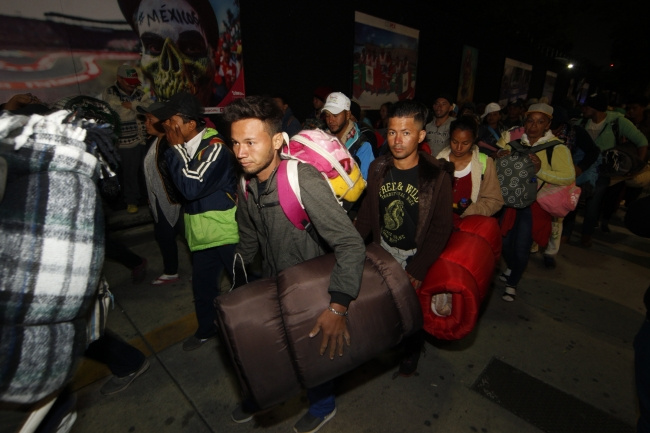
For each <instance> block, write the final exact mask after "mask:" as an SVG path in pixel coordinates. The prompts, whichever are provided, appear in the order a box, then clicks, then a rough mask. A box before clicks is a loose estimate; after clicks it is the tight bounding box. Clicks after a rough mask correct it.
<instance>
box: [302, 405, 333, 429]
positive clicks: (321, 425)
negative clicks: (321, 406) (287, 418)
mask: <svg viewBox="0 0 650 433" xmlns="http://www.w3.org/2000/svg"><path fill="white" fill-rule="evenodd" d="M334 415H336V408H334V410H333V411H332V412H330V413H329V414H327V415H325V418H323V421H321V423H320V424H318V425H317V426H316V427H315V428H313V429H311V430H309V431H298V429H297V428H296V427H295V426H294V428H293V431H294V432H295V433H316V432H317V431H318V430H320V429H321V428H322V427H323V426H324V425H325V424H327V422H328V421H329V420H331V419H332V418H334Z"/></svg>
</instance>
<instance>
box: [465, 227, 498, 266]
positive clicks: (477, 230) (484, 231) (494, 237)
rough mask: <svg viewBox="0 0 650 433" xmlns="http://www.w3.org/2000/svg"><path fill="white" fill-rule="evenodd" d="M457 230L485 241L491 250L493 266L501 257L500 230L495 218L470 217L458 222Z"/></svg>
mask: <svg viewBox="0 0 650 433" xmlns="http://www.w3.org/2000/svg"><path fill="white" fill-rule="evenodd" d="M458 229H459V230H460V231H463V232H468V233H474V234H476V235H478V236H480V237H482V238H483V239H485V240H486V241H487V243H488V244H490V247H491V248H492V253H493V254H494V262H495V264H496V263H497V262H498V261H499V257H501V240H502V236H501V230H500V228H499V222H498V221H497V219H496V218H492V217H486V216H483V215H470V216H468V217H465V218H463V219H461V220H460V224H459V225H458Z"/></svg>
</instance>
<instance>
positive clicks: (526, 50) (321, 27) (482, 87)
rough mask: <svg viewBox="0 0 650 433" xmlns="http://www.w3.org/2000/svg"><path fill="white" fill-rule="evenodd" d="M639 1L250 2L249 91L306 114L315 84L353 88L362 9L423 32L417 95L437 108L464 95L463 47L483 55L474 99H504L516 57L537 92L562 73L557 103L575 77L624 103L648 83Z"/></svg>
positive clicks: (649, 50) (245, 22)
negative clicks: (509, 62) (508, 62)
mask: <svg viewBox="0 0 650 433" xmlns="http://www.w3.org/2000/svg"><path fill="white" fill-rule="evenodd" d="M638 4H641V3H638ZM639 7H640V6H636V7H635V6H634V3H633V2H632V1H628V0H623V1H618V2H615V3H612V2H609V3H607V2H605V1H602V0H595V1H590V2H588V1H571V0H564V1H559V0H549V1H538V2H523V1H513V0H501V1H499V0H497V1H494V0H492V1H475V0H471V1H455V2H451V1H448V2H441V1H422V0H417V1H416V0H398V1H390V2H384V1H382V2H380V1H365V0H355V1H340V0H332V1H328V2H314V1H296V0H287V1H281V2H271V1H250V0H249V1H242V2H241V23H242V37H243V46H244V65H245V73H246V93H247V94H248V95H253V94H261V93H280V94H283V95H285V96H286V98H287V99H288V102H289V104H290V106H291V107H292V108H293V110H294V112H295V114H296V116H297V117H298V118H299V119H300V120H304V118H305V117H306V116H308V115H309V112H310V110H312V103H311V101H312V95H313V90H314V89H315V88H316V87H318V86H329V87H331V88H333V89H334V90H335V91H342V92H344V93H346V94H348V95H350V94H351V90H352V72H353V71H352V60H353V59H352V52H353V43H354V12H355V11H359V12H363V13H366V14H368V15H373V16H376V17H378V18H383V19H386V20H388V21H392V22H394V23H397V24H401V25H405V26H408V27H411V28H415V29H417V30H419V31H420V38H419V56H418V65H417V83H416V95H415V98H416V99H418V100H420V101H422V102H424V103H426V104H427V105H429V106H430V105H431V103H432V101H433V98H434V97H435V95H436V94H438V93H451V94H452V95H456V92H457V89H458V79H459V74H460V65H461V56H462V47H463V45H469V46H472V47H475V48H477V49H478V53H479V56H478V65H477V70H476V81H475V88H474V102H485V103H487V102H491V101H496V100H498V96H499V90H500V86H501V77H502V74H503V66H504V62H505V58H506V57H509V58H512V59H514V60H517V61H520V62H524V63H528V64H531V65H532V66H533V70H532V78H531V82H530V88H529V92H528V97H529V98H532V97H537V98H538V97H540V96H541V92H542V89H543V86H544V80H545V77H546V71H547V70H550V71H553V72H556V73H557V74H558V78H557V82H556V86H555V93H554V96H553V102H554V103H558V102H561V101H562V100H563V99H564V98H565V97H566V95H567V94H568V93H575V91H576V88H575V87H576V86H575V85H574V86H572V87H570V79H571V78H573V79H574V81H573V82H574V84H576V83H578V82H580V80H586V81H587V82H588V83H589V84H590V91H594V90H599V91H604V92H607V93H608V94H609V95H610V99H611V102H612V103H617V102H621V101H622V100H624V99H625V98H626V97H627V95H629V94H631V93H639V92H641V93H643V92H645V91H646V90H647V87H648V86H647V85H648V77H650V67H649V65H648V63H649V57H650V56H649V55H650V44H649V43H648V36H647V35H646V34H644V30H645V26H646V25H647V24H648V20H649V19H648V18H647V14H645V13H642V12H641V11H640V10H638V8H639ZM643 17H646V18H645V19H644V18H643ZM569 61H571V62H573V63H575V64H576V67H575V68H574V69H572V70H569V69H567V68H566V64H567V63H568V62H569ZM611 64H613V66H610V65H611Z"/></svg>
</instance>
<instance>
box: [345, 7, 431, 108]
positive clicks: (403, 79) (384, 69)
mask: <svg viewBox="0 0 650 433" xmlns="http://www.w3.org/2000/svg"><path fill="white" fill-rule="evenodd" d="M354 21H355V23H354V63H353V70H354V76H353V87H352V99H353V100H354V101H356V102H357V103H358V104H359V105H360V106H361V108H363V109H366V110H378V109H379V107H380V106H381V104H383V103H384V102H397V101H399V100H402V99H412V98H413V95H414V94H415V82H416V76H415V71H416V70H417V61H418V40H419V34H420V32H419V30H416V29H412V28H410V27H406V26H403V25H401V24H396V23H392V22H390V21H387V20H384V19H381V18H377V17H373V16H370V15H366V14H364V13H361V12H355V13H354Z"/></svg>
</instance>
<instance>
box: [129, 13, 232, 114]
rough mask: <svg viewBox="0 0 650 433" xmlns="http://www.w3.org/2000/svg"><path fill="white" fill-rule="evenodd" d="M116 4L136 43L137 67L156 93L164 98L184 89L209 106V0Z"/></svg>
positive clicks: (214, 34)
mask: <svg viewBox="0 0 650 433" xmlns="http://www.w3.org/2000/svg"><path fill="white" fill-rule="evenodd" d="M120 7H121V8H122V11H123V13H125V17H128V16H130V17H132V18H131V19H132V20H131V25H132V26H133V28H134V29H135V30H136V31H137V33H138V36H139V37H140V42H141V44H142V59H141V67H142V72H143V73H144V75H145V76H146V77H147V78H148V79H149V80H150V81H151V83H152V85H153V91H154V93H155V94H156V96H157V97H158V98H160V99H162V100H167V99H169V98H170V97H171V96H172V95H174V94H176V93H178V92H181V91H188V92H190V93H192V94H194V95H196V96H197V98H198V99H199V100H200V101H201V103H202V104H203V105H211V104H212V103H213V102H214V101H211V95H212V82H213V78H214V74H215V63H214V55H213V53H214V48H215V47H216V44H217V41H218V35H219V31H218V27H217V21H216V18H215V16H214V11H213V10H212V8H211V6H210V4H209V2H208V1H207V0H142V1H137V0H136V1H129V0H120ZM126 8H128V10H125V9H126ZM127 13H130V14H131V15H127ZM208 32H209V33H208Z"/></svg>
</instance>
